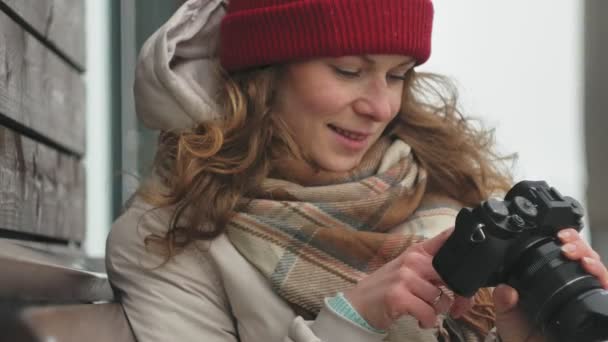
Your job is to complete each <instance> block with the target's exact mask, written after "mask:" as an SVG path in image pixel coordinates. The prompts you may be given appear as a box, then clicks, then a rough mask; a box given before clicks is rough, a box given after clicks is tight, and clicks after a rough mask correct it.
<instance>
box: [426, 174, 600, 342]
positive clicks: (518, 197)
mask: <svg viewBox="0 0 608 342" xmlns="http://www.w3.org/2000/svg"><path fill="white" fill-rule="evenodd" d="M583 214H584V210H583V208H582V207H581V205H580V204H579V203H578V202H577V201H576V200H575V199H573V198H571V197H567V196H562V195H561V194H560V193H559V192H558V191H557V190H556V189H555V188H552V187H550V186H549V185H548V184H547V183H546V182H544V181H522V182H519V183H517V184H516V185H515V186H514V187H513V188H511V190H509V192H508V193H507V195H506V196H505V198H504V201H503V200H498V199H488V200H487V201H484V202H482V203H481V204H480V205H479V206H477V207H475V208H473V209H470V208H464V209H462V210H461V211H460V212H459V213H458V216H457V217H456V227H455V229H454V232H453V233H452V235H451V236H450V238H449V239H448V240H447V241H446V243H445V244H444V245H443V246H442V248H441V249H440V250H439V252H438V253H437V255H436V256H435V257H434V259H433V266H434V267H435V269H436V270H437V272H438V273H439V275H440V276H441V278H442V279H443V281H444V282H445V283H446V285H447V286H448V287H449V288H450V289H451V290H453V291H454V292H455V293H457V294H459V295H462V296H465V297H470V296H472V295H474V294H475V292H477V290H478V289H479V288H480V287H489V286H496V285H498V284H501V283H504V284H508V285H510V286H512V287H513V288H515V289H516V290H517V291H518V293H519V305H520V307H521V308H522V309H523V311H524V312H525V313H526V314H527V315H528V318H529V319H530V321H531V323H532V325H533V326H537V327H539V328H540V329H542V332H543V333H544V335H545V336H547V337H548V338H550V339H553V340H556V341H568V342H571V341H577V342H591V341H593V342H596V341H608V291H604V290H603V289H602V286H601V284H600V283H599V281H598V280H597V279H596V278H595V277H593V276H592V275H590V274H588V273H587V272H586V271H585V270H584V269H583V268H582V266H581V265H580V263H579V262H578V261H571V260H569V259H567V258H566V257H565V256H563V254H562V252H561V249H560V248H561V243H560V241H559V240H558V239H557V237H556V236H557V232H558V231H559V230H561V229H564V228H575V229H577V230H578V231H580V230H581V229H582V227H583V223H582V217H583Z"/></svg>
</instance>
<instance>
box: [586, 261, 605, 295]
mask: <svg viewBox="0 0 608 342" xmlns="http://www.w3.org/2000/svg"><path fill="white" fill-rule="evenodd" d="M582 264H583V268H584V269H585V271H587V272H588V273H589V274H591V275H593V276H595V277H596V278H597V279H598V280H599V282H600V284H602V287H603V288H604V289H608V270H607V269H606V266H605V265H604V264H603V263H602V262H600V261H598V260H596V259H593V258H590V257H584V258H583V259H582Z"/></svg>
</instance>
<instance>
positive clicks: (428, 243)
mask: <svg viewBox="0 0 608 342" xmlns="http://www.w3.org/2000/svg"><path fill="white" fill-rule="evenodd" d="M453 231H454V227H452V228H448V229H446V230H444V231H443V232H441V233H439V234H438V235H436V236H434V237H432V238H430V239H428V240H424V241H422V242H421V243H420V246H421V247H422V250H423V251H424V252H425V253H427V254H428V255H431V256H433V255H435V254H437V252H438V251H439V248H441V246H443V244H444V243H445V242H446V240H447V239H448V238H449V237H450V235H452V232H453Z"/></svg>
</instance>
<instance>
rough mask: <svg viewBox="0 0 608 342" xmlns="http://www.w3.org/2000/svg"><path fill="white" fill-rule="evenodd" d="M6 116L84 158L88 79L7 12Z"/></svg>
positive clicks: (3, 18) (2, 71) (1, 80)
mask: <svg viewBox="0 0 608 342" xmlns="http://www.w3.org/2000/svg"><path fill="white" fill-rule="evenodd" d="M19 1H21V0H19ZM43 2H44V1H43ZM43 2H40V3H43ZM0 115H5V116H7V117H9V118H11V119H13V120H15V121H17V122H19V123H20V124H22V125H24V126H27V127H29V128H31V129H32V130H34V131H36V132H38V133H40V134H42V135H43V136H46V137H48V138H49V139H50V140H52V141H54V142H56V143H57V144H59V145H61V146H64V147H65V148H66V149H68V150H71V151H74V152H76V153H78V154H83V153H84V149H85V143H84V132H85V126H84V120H85V118H84V115H85V85H84V81H83V79H82V77H81V76H80V75H79V74H78V72H77V71H76V70H74V69H72V68H71V67H70V66H69V64H67V63H66V62H65V61H63V60H61V59H60V58H59V57H58V56H57V55H55V54H54V53H53V52H52V51H51V50H49V49H47V48H46V47H45V46H44V45H42V44H41V43H40V42H39V41H38V40H37V39H36V38H35V37H33V36H32V35H31V34H29V33H27V32H26V31H25V30H24V29H23V28H22V27H20V26H19V25H18V24H17V23H16V22H15V21H13V20H12V19H11V18H10V17H8V16H7V15H6V14H5V13H4V12H1V11H0Z"/></svg>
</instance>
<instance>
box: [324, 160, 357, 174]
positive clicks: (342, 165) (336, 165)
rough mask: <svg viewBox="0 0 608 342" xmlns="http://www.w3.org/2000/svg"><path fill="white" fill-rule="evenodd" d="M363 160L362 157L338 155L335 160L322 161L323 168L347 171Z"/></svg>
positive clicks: (332, 170) (333, 170)
mask: <svg viewBox="0 0 608 342" xmlns="http://www.w3.org/2000/svg"><path fill="white" fill-rule="evenodd" d="M360 162H361V158H356V159H343V158H338V157H336V158H335V159H333V160H328V161H326V162H325V163H322V164H321V165H320V166H321V168H323V169H325V170H327V171H331V172H347V171H350V170H352V169H354V168H356V167H357V166H358V165H359V163H360Z"/></svg>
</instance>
